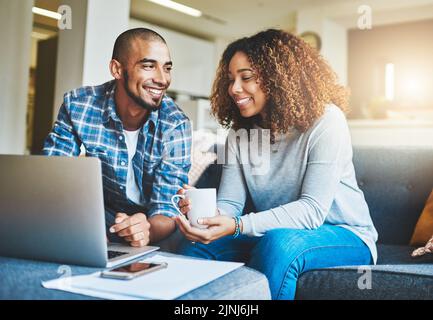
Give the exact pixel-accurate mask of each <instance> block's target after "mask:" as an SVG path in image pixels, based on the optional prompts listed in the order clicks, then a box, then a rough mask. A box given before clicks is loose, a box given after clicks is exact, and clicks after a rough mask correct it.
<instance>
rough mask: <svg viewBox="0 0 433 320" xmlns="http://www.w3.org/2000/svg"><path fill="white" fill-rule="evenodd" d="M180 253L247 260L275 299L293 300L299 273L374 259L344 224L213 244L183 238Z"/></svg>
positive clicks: (369, 262) (365, 246) (290, 230)
mask: <svg viewBox="0 0 433 320" xmlns="http://www.w3.org/2000/svg"><path fill="white" fill-rule="evenodd" d="M178 253H180V254H183V255H187V256H193V257H201V258H205V259H213V260H220V261H239V262H245V263H246V265H247V266H249V267H252V268H254V269H256V270H258V271H260V272H262V273H263V274H265V275H266V277H267V279H268V281H269V287H270V289H271V295H272V299H281V300H293V299H294V298H295V293H296V283H297V280H298V278H299V276H300V275H301V274H302V273H304V272H306V271H308V270H312V269H319V268H328V267H336V266H342V265H368V264H371V263H372V258H371V254H370V250H369V248H368V247H367V245H366V244H365V243H364V242H363V241H362V240H361V239H360V238H359V237H358V236H357V235H355V234H354V233H353V232H351V231H350V230H347V229H345V228H343V227H338V226H334V225H329V224H325V225H322V226H321V227H320V228H317V229H315V230H303V229H301V230H299V229H287V228H278V229H273V230H271V231H268V232H266V234H265V235H264V236H263V237H247V236H244V235H241V236H239V237H238V238H236V239H235V238H233V237H231V236H228V237H224V238H221V239H218V240H216V241H214V242H212V243H210V244H207V245H205V244H202V243H198V242H196V243H195V244H193V243H191V242H190V241H187V240H186V239H184V241H183V242H182V243H181V244H180V246H179V249H178Z"/></svg>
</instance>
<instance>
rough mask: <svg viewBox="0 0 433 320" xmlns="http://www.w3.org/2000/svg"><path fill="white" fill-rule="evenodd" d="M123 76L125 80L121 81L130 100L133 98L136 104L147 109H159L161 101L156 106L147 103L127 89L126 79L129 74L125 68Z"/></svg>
mask: <svg viewBox="0 0 433 320" xmlns="http://www.w3.org/2000/svg"><path fill="white" fill-rule="evenodd" d="M124 76H125V80H124V82H123V87H124V89H125V91H126V94H127V95H128V97H130V98H131V99H132V100H134V102H135V103H136V104H138V105H139V106H140V107H142V108H143V109H146V110H149V111H156V110H158V109H159V107H160V106H161V103H159V104H158V105H157V106H154V105H151V104H149V103H147V102H146V101H144V100H143V99H142V98H140V97H139V96H136V95H134V94H133V93H132V92H131V90H129V87H128V80H129V76H128V72H127V71H126V70H125V73H124Z"/></svg>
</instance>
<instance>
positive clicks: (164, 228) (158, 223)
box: [148, 214, 176, 244]
mask: <svg viewBox="0 0 433 320" xmlns="http://www.w3.org/2000/svg"><path fill="white" fill-rule="evenodd" d="M148 221H149V223H150V243H151V244H153V243H156V242H159V241H161V240H163V239H165V238H167V237H168V236H169V235H170V234H172V233H173V232H174V231H175V229H176V223H175V222H174V221H173V220H172V219H170V218H168V217H166V216H163V215H162V214H156V215H154V216H152V217H151V218H149V220H148Z"/></svg>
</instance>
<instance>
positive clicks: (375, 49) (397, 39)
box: [348, 20, 433, 117]
mask: <svg viewBox="0 0 433 320" xmlns="http://www.w3.org/2000/svg"><path fill="white" fill-rule="evenodd" d="M348 48H349V49H348V50H349V61H348V66H349V67H348V70H349V71H348V72H349V76H348V77H349V86H350V88H351V91H352V94H351V106H352V110H353V111H352V114H351V116H352V117H362V116H363V115H364V113H365V112H364V110H366V109H367V110H369V109H371V108H374V107H375V101H376V104H377V101H378V100H380V99H381V97H383V96H384V92H385V64H386V63H393V64H394V73H395V89H394V92H395V99H394V102H392V103H391V105H390V106H389V107H392V108H393V109H402V110H408V109H416V108H419V109H422V108H424V109H426V108H431V109H433V81H432V74H433V59H432V57H433V20H425V21H419V22H411V23H402V24H398V25H388V26H380V27H374V26H373V29H371V30H357V29H356V30H350V31H349V36H348ZM376 107H377V105H376Z"/></svg>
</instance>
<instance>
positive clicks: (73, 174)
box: [0, 155, 159, 267]
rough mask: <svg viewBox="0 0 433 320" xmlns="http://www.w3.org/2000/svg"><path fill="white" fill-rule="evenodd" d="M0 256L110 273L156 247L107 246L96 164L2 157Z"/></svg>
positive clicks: (91, 161) (95, 160)
mask: <svg viewBox="0 0 433 320" xmlns="http://www.w3.org/2000/svg"><path fill="white" fill-rule="evenodd" d="M0 220H1V222H0V255H2V256H12V257H16V258H25V259H32V260H45V261H51V262H59V263H62V264H75V265H82V266H89V267H114V266H117V265H120V264H123V263H125V262H127V261H130V260H133V259H135V258H139V257H140V256H143V255H145V254H147V253H150V252H152V251H155V250H158V249H159V247H155V246H146V247H142V248H134V247H131V246H128V244H126V243H125V244H114V243H107V237H106V230H105V210H104V199H103V187H102V175H101V162H100V160H99V159H98V158H86V157H78V158H76V157H45V156H18V155H0Z"/></svg>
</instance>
